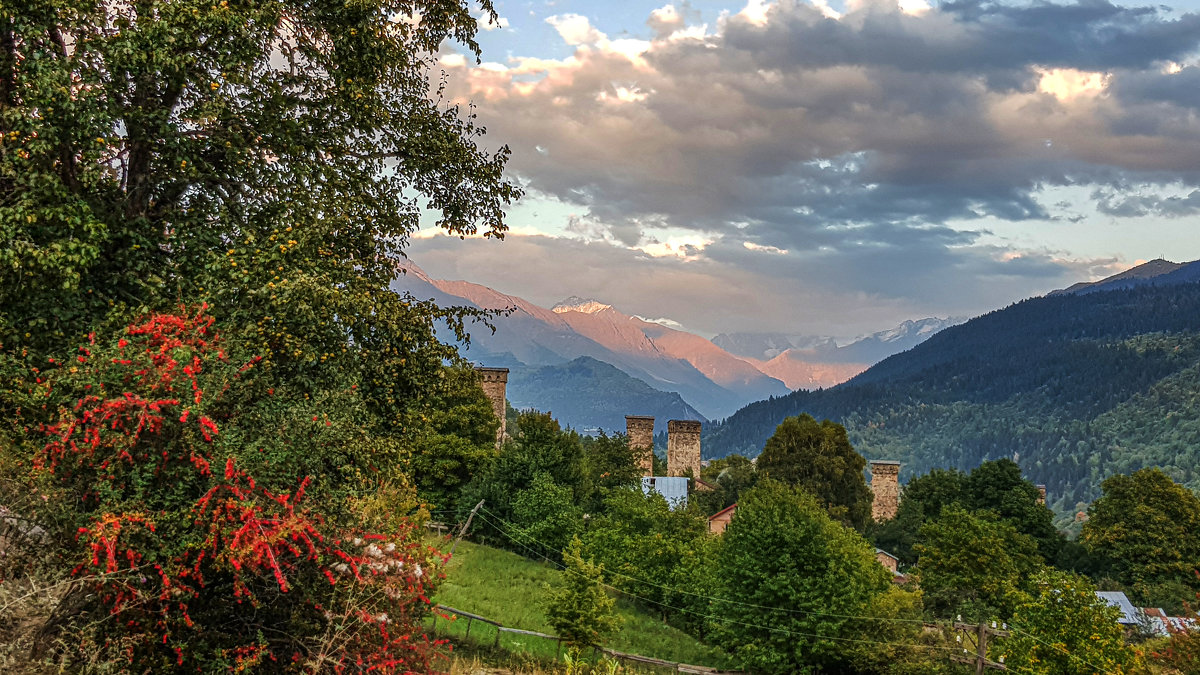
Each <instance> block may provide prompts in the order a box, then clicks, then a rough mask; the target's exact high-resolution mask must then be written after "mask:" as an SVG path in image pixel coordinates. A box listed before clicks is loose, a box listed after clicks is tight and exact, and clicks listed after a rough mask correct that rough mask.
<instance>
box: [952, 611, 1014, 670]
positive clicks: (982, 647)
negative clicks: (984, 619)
mask: <svg viewBox="0 0 1200 675" xmlns="http://www.w3.org/2000/svg"><path fill="white" fill-rule="evenodd" d="M1004 628H1007V626H1005V627H1004ZM954 630H958V631H962V633H963V634H962V635H960V636H959V637H958V641H959V642H961V643H962V645H963V652H964V654H963V655H954V656H951V657H950V660H951V661H953V662H955V663H962V664H964V665H968V666H975V675H983V672H984V671H985V670H1008V667H1007V666H1005V665H1004V664H1003V663H997V662H996V661H992V660H990V659H988V657H987V645H988V640H989V639H990V638H998V637H1008V635H1009V633H1008V631H1007V630H1002V629H998V628H996V622H995V621H993V622H992V625H991V626H988V625H987V624H986V623H980V624H979V625H977V626H974V625H971V624H969V623H962V622H961V621H956V622H954ZM964 636H965V639H964ZM972 639H973V640H974V642H975V653H974V654H973V655H970V656H967V654H970V653H971V652H970V650H969V649H967V644H968V643H969V642H971V641H972Z"/></svg>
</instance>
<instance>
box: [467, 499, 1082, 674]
mask: <svg viewBox="0 0 1200 675" xmlns="http://www.w3.org/2000/svg"><path fill="white" fill-rule="evenodd" d="M481 511H482V513H480V518H482V519H484V520H485V521H487V522H488V523H489V524H491V525H492V527H494V528H496V530H497V531H499V532H500V533H501V534H503V535H504V536H505V537H507V538H508V539H509V540H511V541H513V543H516V544H517V545H519V546H521V547H522V548H524V549H525V550H526V551H529V552H531V553H533V555H534V557H536V558H540V559H542V560H545V561H546V562H548V563H550V564H551V565H553V566H555V567H556V568H558V569H563V570H565V568H564V567H563V565H561V564H560V563H558V562H557V561H555V560H553V559H551V558H549V557H547V556H546V555H544V554H541V553H537V552H536V551H534V550H533V549H531V548H530V547H529V546H528V545H526V544H525V543H524V542H521V541H517V539H516V538H515V537H514V536H513V535H512V534H510V533H509V532H507V531H505V530H504V529H503V528H502V527H501V526H500V525H498V524H497V523H495V522H493V521H492V518H494V519H495V520H497V521H500V522H501V523H503V524H504V525H505V526H506V527H508V528H509V529H511V530H515V531H518V532H519V534H520V536H521V537H522V538H524V539H527V540H528V541H531V542H533V543H535V544H537V545H538V546H541V547H542V548H543V549H547V550H550V551H556V549H555V548H554V547H552V546H549V545H547V544H545V543H543V542H541V541H538V540H537V539H535V538H533V537H531V536H529V535H528V534H525V533H524V532H520V528H519V526H517V525H515V524H513V523H510V522H508V521H507V520H505V519H504V518H503V517H501V516H499V515H497V514H495V513H494V512H492V511H491V510H489V509H488V508H487V507H484V508H482V509H481ZM484 513H486V514H488V515H490V516H491V517H492V518H486V517H484V515H483V514H484ZM565 571H569V570H565ZM606 571H607V572H608V573H609V574H611V575H613V576H619V577H622V578H625V579H628V580H630V581H635V582H638V583H643V584H646V585H648V586H654V587H656V588H660V589H662V590H665V591H670V592H673V593H679V594H682V595H690V596H692V597H696V598H700V599H705V600H710V601H714V602H724V603H727V604H733V605H740V606H742V607H748V608H751V609H762V610H767V611H774V612H787V613H789V614H800V615H807V616H824V617H831V618H839V619H858V620H866V621H891V622H897V623H919V624H922V625H925V624H926V623H927V622H926V621H923V620H921V619H903V618H896V617H882V616H859V615H853V614H835V613H831V612H816V611H811V610H802V609H789V608H786V607H770V606H767V605H759V604H756V603H748V602H741V601H738V600H732V599H729V598H721V597H716V596H711V595H704V594H701V593H693V592H691V591H686V590H683V589H681V588H674V587H670V586H664V585H662V584H658V583H655V582H653V581H649V580H646V579H639V578H637V577H632V576H629V575H628V574H622V573H621V572H617V571H615V570H606ZM604 586H605V587H606V588H609V589H612V590H613V591H616V592H618V593H623V594H624V595H627V596H629V597H632V598H637V599H639V600H642V601H644V602H648V603H651V604H654V605H659V606H662V607H666V608H668V609H674V610H676V611H680V612H685V613H688V614H693V615H696V616H700V617H702V618H715V619H717V620H719V621H733V622H734V623H741V624H742V625H745V626H750V627H758V628H763V629H764V630H774V631H783V632H788V631H786V630H785V629H776V628H766V627H763V626H757V625H756V624H746V623H743V622H737V621H734V620H732V619H726V618H725V617H714V616H710V615H704V614H699V613H697V612H695V611H694V610H688V609H684V608H681V607H674V606H672V605H668V604H666V603H663V602H659V601H657V600H651V599H650V598H646V597H644V596H640V595H637V594H635V593H632V592H630V591H627V590H623V589H620V588H617V587H615V586H611V585H609V584H604ZM937 623H941V622H937ZM1009 628H1010V630H1011V631H1012V632H1013V633H1020V634H1021V635H1025V636H1028V637H1029V638H1031V639H1033V640H1034V641H1036V642H1039V643H1041V644H1043V645H1045V646H1047V647H1051V648H1053V649H1057V650H1058V651H1060V652H1062V653H1063V654H1066V655H1067V656H1069V657H1070V658H1073V659H1075V660H1077V661H1079V662H1080V663H1082V664H1084V665H1086V666H1087V667H1089V668H1092V669H1094V670H1095V671H1096V672H1098V673H1105V672H1106V671H1105V670H1104V669H1103V668H1100V667H1098V666H1096V665H1095V664H1093V663H1090V662H1088V661H1087V660H1085V659H1084V658H1083V657H1080V656H1078V655H1076V654H1074V653H1072V652H1071V651H1069V650H1067V649H1066V648H1064V647H1062V646H1061V645H1057V644H1054V643H1051V642H1047V641H1045V640H1043V639H1041V638H1039V637H1037V636H1036V635H1033V634H1032V633H1029V632H1027V631H1023V630H1017V629H1015V628H1012V627H1011V626H1010V627H1009ZM810 637H819V638H826V639H831V640H843V641H853V640H852V639H851V638H835V637H830V636H823V635H813V636H810ZM866 642H868V643H870V644H883V645H901V646H909V647H922V648H932V649H943V650H948V651H957V648H953V647H933V646H931V645H911V644H906V643H881V642H873V641H866ZM1007 665H1009V666H1010V667H1012V664H1007Z"/></svg>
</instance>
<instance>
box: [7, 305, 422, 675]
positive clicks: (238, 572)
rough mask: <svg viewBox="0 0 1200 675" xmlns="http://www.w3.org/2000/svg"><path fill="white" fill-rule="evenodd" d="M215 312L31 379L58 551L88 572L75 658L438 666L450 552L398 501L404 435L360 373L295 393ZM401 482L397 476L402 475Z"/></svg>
mask: <svg viewBox="0 0 1200 675" xmlns="http://www.w3.org/2000/svg"><path fill="white" fill-rule="evenodd" d="M266 365H268V364H266V363H265V362H264V361H263V360H262V359H260V358H258V357H257V356H254V355H252V354H249V353H247V352H246V351H245V350H243V349H241V348H240V347H239V345H236V344H230V343H229V342H227V341H226V340H225V339H224V338H223V337H222V336H221V334H220V333H219V332H218V331H217V329H216V326H215V322H214V319H213V318H212V317H211V316H210V315H209V314H208V312H207V308H206V307H201V308H199V309H198V310H195V311H184V310H180V311H178V312H176V313H173V314H159V315H154V316H150V317H147V318H146V319H145V320H143V321H139V322H137V323H135V324H133V325H130V326H129V327H128V328H127V329H126V330H125V331H124V332H123V334H122V335H120V336H118V337H117V338H116V339H114V340H112V341H111V343H104V342H103V341H98V340H97V339H96V338H95V337H93V338H92V339H91V340H89V342H88V344H86V345H84V346H82V347H80V349H79V352H78V354H77V355H76V356H75V357H74V359H73V360H72V361H70V362H68V363H62V362H52V363H50V364H47V367H46V368H43V369H40V370H39V371H38V373H36V374H35V376H34V377H33V378H32V379H31V380H30V389H29V391H28V392H26V393H27V394H28V395H29V397H30V400H36V399H37V398H44V399H45V400H47V401H58V402H61V407H59V409H58V411H57V413H53V411H51V412H50V413H49V414H47V415H46V417H45V418H46V419H49V420H50V421H49V422H46V423H42V424H41V425H39V427H38V428H37V429H33V430H31V433H39V432H40V434H41V435H42V436H43V441H44V442H41V443H39V446H40V451H38V452H37V453H36V456H35V457H34V458H33V461H32V466H31V467H30V470H31V472H32V475H33V476H34V480H35V482H36V484H37V485H38V489H39V490H41V491H42V493H43V494H44V495H45V496H46V500H47V501H52V503H53V504H54V505H56V507H57V512H58V518H57V519H56V520H55V522H58V523H60V524H61V525H62V526H61V527H60V528H59V531H48V532H46V533H45V536H44V539H43V545H44V546H45V548H46V551H47V555H48V556H49V557H50V558H52V559H54V560H55V561H56V562H57V564H60V565H62V566H64V567H69V569H70V576H71V578H72V579H73V580H74V582H73V583H72V586H71V588H72V590H71V592H70V594H69V597H67V598H66V599H64V601H63V602H62V603H60V605H59V611H58V612H56V615H55V617H54V620H53V622H52V628H53V632H55V634H56V635H57V637H58V638H59V640H58V644H60V645H73V644H78V648H77V649H76V650H73V651H72V650H69V649H68V650H66V651H65V652H64V654H63V659H64V660H65V661H66V662H68V663H84V662H91V663H99V662H103V663H106V664H109V665H113V664H116V665H117V666H118V667H121V664H125V666H127V668H128V670H129V671H131V672H132V671H136V672H161V671H165V670H172V669H177V670H180V671H188V672H230V671H234V672H240V671H245V670H254V671H255V672H276V671H278V672H285V671H286V672H367V671H370V672H381V673H402V672H428V671H429V670H431V669H432V668H433V665H434V664H433V663H432V662H431V661H432V660H433V659H434V658H435V654H436V651H437V650H436V649H435V647H436V643H435V642H433V641H431V639H430V638H429V637H427V636H426V635H425V633H424V632H423V630H422V628H421V623H420V622H421V620H422V618H423V617H425V616H427V615H428V612H429V611H430V606H429V601H428V599H427V595H428V594H429V592H430V589H431V586H432V584H435V583H436V580H437V579H439V578H440V575H441V571H440V570H441V566H442V563H443V562H444V561H443V559H442V558H441V555H440V554H439V553H438V552H437V551H436V550H434V549H431V548H429V547H427V546H425V545H423V544H422V542H421V538H420V536H419V533H418V532H417V531H416V530H415V529H414V528H413V527H412V525H411V524H410V523H409V522H408V520H407V519H405V518H403V517H402V514H403V513H406V512H408V511H409V510H411V508H412V504H411V500H409V499H408V495H409V494H410V491H409V490H407V489H406V488H405V487H404V482H403V478H402V477H401V473H400V469H401V468H402V467H401V466H397V465H396V462H395V461H393V460H392V459H390V458H395V457H397V456H399V455H398V453H397V452H396V451H395V448H394V447H390V446H389V447H384V448H379V447H376V445H374V444H373V441H372V439H371V438H370V437H369V436H367V435H365V434H364V432H363V431H362V430H361V429H360V428H359V425H357V424H356V420H357V419H360V418H361V416H362V405H363V404H362V402H361V401H360V400H359V398H358V395H357V393H356V392H357V387H356V386H355V385H354V384H352V383H346V386H345V387H344V389H342V390H339V391H326V392H304V393H296V392H292V391H291V390H292V389H294V388H295V387H289V386H283V385H280V384H278V383H276V382H273V381H272V376H271V374H270V372H268V371H269V368H266V367H265V366H266ZM397 485H398V486H399V487H396V486H397Z"/></svg>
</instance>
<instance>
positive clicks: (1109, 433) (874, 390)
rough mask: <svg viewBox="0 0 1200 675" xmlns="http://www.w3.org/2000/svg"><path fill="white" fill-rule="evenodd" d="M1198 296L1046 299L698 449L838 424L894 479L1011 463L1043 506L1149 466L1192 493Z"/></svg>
mask: <svg viewBox="0 0 1200 675" xmlns="http://www.w3.org/2000/svg"><path fill="white" fill-rule="evenodd" d="M1198 355H1200V285H1198V284H1191V285H1179V286H1169V287H1168V286H1162V287H1153V286H1146V287H1141V288H1136V289H1129V290H1119V291H1110V292H1100V293H1091V294H1087V295H1080V296H1048V297H1043V298H1034V299H1031V300H1026V301H1023V302H1020V303H1017V304H1015V305H1013V306H1011V307H1008V308H1005V309H1002V310H998V311H996V312H992V313H990V314H987V315H985V316H982V317H979V318H976V319H973V320H972V321H969V322H967V323H966V324H963V325H960V326H955V327H952V328H948V329H946V330H944V331H942V332H940V333H938V334H936V335H934V336H932V337H931V338H930V339H929V340H927V341H925V342H923V343H922V344H920V345H918V346H917V347H915V348H913V349H912V350H910V351H908V352H905V353H904V354H898V355H896V356H894V357H892V358H889V359H887V360H885V361H883V362H881V363H879V364H876V365H875V366H874V367H872V368H871V369H869V370H868V371H866V372H865V373H863V374H862V375H860V376H858V377H856V378H854V379H853V380H851V381H850V382H848V383H846V384H843V385H841V386H838V387H834V388H832V389H826V390H821V391H799V392H795V393H792V394H789V395H787V396H783V397H778V398H774V399H771V400H767V401H760V402H758V403H754V404H751V405H749V406H747V407H746V408H743V409H742V410H740V411H738V412H737V413H735V414H734V415H732V416H730V417H729V418H728V419H726V420H725V421H724V422H722V423H720V424H714V425H710V426H708V427H706V433H705V438H704V444H705V448H706V452H708V453H711V454H712V455H714V456H721V455H725V454H729V453H734V452H739V453H744V454H749V455H751V456H752V455H753V454H754V453H756V452H758V449H759V448H761V447H762V445H763V443H764V442H765V441H766V440H767V438H768V437H769V436H770V435H771V433H772V432H773V430H774V429H775V426H776V425H777V424H778V423H779V420H782V419H784V418H785V417H788V416H792V415H798V414H800V413H809V414H811V415H813V416H815V417H816V418H817V419H822V418H829V419H832V420H834V421H837V422H840V423H842V424H844V425H845V426H846V429H847V432H848V434H849V437H850V440H851V442H852V443H853V445H854V447H855V448H856V449H857V450H858V451H859V452H861V453H863V454H864V455H866V456H868V457H882V458H887V459H895V460H900V461H902V462H904V472H905V473H906V474H908V473H910V472H911V473H921V472H924V471H928V470H929V469H931V468H934V467H939V466H941V467H956V468H959V469H964V470H965V469H969V468H971V467H974V466H976V465H978V464H979V463H980V462H981V461H984V460H986V459H989V458H995V457H1006V456H1007V457H1014V456H1017V455H1019V456H1020V460H1021V464H1022V465H1023V466H1024V467H1026V469H1027V470H1028V471H1030V475H1031V476H1032V477H1033V479H1034V480H1035V482H1037V483H1045V484H1047V486H1048V489H1049V499H1050V502H1051V506H1052V507H1054V508H1055V509H1056V510H1058V511H1060V512H1069V513H1071V514H1073V513H1074V510H1075V508H1074V507H1075V504H1076V503H1078V502H1083V503H1087V502H1090V501H1091V500H1093V499H1095V498H1096V497H1097V496H1098V495H1099V485H1100V482H1101V480H1102V479H1103V478H1104V477H1106V476H1108V475H1111V474H1113V473H1130V472H1132V471H1135V470H1137V469H1140V468H1142V467H1146V466H1159V467H1162V468H1163V469H1164V470H1165V471H1166V472H1167V473H1168V474H1169V475H1171V477H1172V478H1174V479H1175V480H1176V481H1178V482H1180V483H1183V484H1185V485H1189V486H1191V487H1200V473H1197V469H1196V467H1197V466H1200V463H1198V462H1197V461H1196V452H1197V448H1200V397H1197V396H1196V391H1198V390H1200V365H1197V357H1198Z"/></svg>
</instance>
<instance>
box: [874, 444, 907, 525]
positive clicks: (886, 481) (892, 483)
mask: <svg viewBox="0 0 1200 675" xmlns="http://www.w3.org/2000/svg"><path fill="white" fill-rule="evenodd" d="M871 492H873V493H875V501H874V502H872V503H871V518H873V519H875V520H876V521H880V522H882V521H884V520H891V519H892V518H895V517H896V510H897V509H899V508H900V462H892V461H888V460H884V459H873V460H871Z"/></svg>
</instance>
